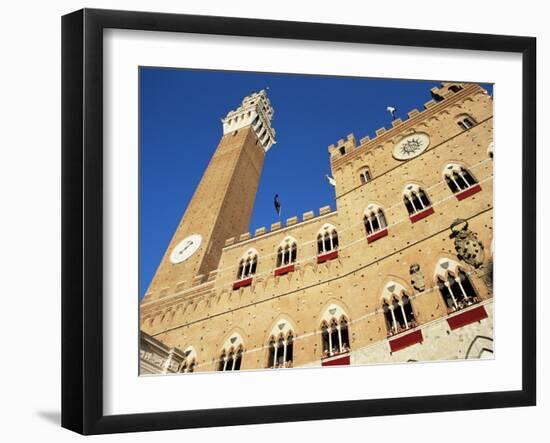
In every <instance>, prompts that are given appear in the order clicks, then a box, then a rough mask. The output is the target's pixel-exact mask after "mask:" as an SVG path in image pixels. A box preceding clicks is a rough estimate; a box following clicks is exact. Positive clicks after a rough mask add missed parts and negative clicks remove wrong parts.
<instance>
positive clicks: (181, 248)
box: [170, 234, 202, 264]
mask: <svg viewBox="0 0 550 443" xmlns="http://www.w3.org/2000/svg"><path fill="white" fill-rule="evenodd" d="M201 242H202V237H201V236H200V234H193V235H190V236H189V237H186V238H184V239H183V240H182V241H180V242H179V243H178V244H177V245H176V247H175V248H174V249H173V250H172V253H171V254H170V261H171V262H172V263H174V264H177V263H181V262H183V261H185V260H187V259H188V258H189V257H191V256H192V255H193V254H194V253H195V252H196V251H197V249H199V246H200V245H201Z"/></svg>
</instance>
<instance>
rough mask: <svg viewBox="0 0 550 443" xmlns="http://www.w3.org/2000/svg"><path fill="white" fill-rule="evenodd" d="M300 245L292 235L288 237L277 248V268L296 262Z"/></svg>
mask: <svg viewBox="0 0 550 443" xmlns="http://www.w3.org/2000/svg"><path fill="white" fill-rule="evenodd" d="M297 254H298V245H297V243H296V240H295V239H294V238H292V237H286V238H285V239H284V240H283V241H282V242H281V244H280V245H279V248H278V249H277V268H280V267H281V266H287V265H290V264H292V263H295V262H296V257H297Z"/></svg>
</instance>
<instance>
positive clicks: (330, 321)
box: [321, 304, 350, 358]
mask: <svg viewBox="0 0 550 443" xmlns="http://www.w3.org/2000/svg"><path fill="white" fill-rule="evenodd" d="M321 346H322V358H328V357H332V356H334V355H338V354H343V353H347V352H349V351H350V341H349V319H348V316H347V315H346V314H345V312H344V311H343V310H342V308H341V307H340V306H338V305H334V304H332V305H330V306H329V307H328V309H327V310H326V311H325V314H324V315H323V318H322V321H321Z"/></svg>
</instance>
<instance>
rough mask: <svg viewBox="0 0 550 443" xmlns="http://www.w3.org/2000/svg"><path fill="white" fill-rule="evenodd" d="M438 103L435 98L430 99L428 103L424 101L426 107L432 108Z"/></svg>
mask: <svg viewBox="0 0 550 443" xmlns="http://www.w3.org/2000/svg"><path fill="white" fill-rule="evenodd" d="M435 105H436V101H435V100H433V99H432V100H428V101H427V102H426V103H424V108H426V109H430V108H431V107H432V106H435Z"/></svg>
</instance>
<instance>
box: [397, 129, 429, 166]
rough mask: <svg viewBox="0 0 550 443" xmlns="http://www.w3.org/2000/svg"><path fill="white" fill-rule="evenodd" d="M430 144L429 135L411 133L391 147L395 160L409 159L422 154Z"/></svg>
mask: <svg viewBox="0 0 550 443" xmlns="http://www.w3.org/2000/svg"><path fill="white" fill-rule="evenodd" d="M429 145H430V137H428V135H427V134H424V133H417V134H411V135H408V136H407V137H405V138H404V139H403V140H401V141H400V142H399V143H397V144H396V145H395V147H394V148H393V157H394V158H395V159H396V160H409V159H411V158H414V157H416V156H418V155H420V154H422V153H423V152H424V151H425V150H426V149H427V148H428V146H429Z"/></svg>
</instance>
